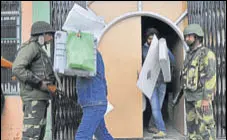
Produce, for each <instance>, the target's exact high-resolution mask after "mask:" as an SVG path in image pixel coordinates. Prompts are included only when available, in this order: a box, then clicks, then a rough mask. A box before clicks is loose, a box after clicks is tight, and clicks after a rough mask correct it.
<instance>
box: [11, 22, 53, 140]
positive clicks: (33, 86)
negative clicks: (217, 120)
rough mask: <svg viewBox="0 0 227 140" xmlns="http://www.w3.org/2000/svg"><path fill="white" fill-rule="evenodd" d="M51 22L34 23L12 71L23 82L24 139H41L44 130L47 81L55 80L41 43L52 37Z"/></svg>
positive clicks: (21, 94)
mask: <svg viewBox="0 0 227 140" xmlns="http://www.w3.org/2000/svg"><path fill="white" fill-rule="evenodd" d="M53 35H54V30H53V29H52V27H51V25H50V24H49V23H46V22H44V21H37V22H35V23H34V24H33V25H32V29H31V37H30V39H29V40H28V41H27V42H25V43H23V44H22V46H21V47H20V49H19V51H18V54H17V57H16V59H15V61H14V63H13V68H12V70H13V74H14V75H15V76H16V77H17V79H18V80H19V82H20V96H21V99H22V102H23V112H24V120H23V124H24V128H23V137H22V140H42V139H43V138H44V134H45V127H46V115H47V107H48V104H49V99H50V93H49V91H48V87H47V86H48V84H53V83H54V81H55V78H54V73H53V70H52V63H51V61H50V59H49V58H48V56H47V54H46V52H45V51H44V50H43V49H42V46H46V44H47V43H49V42H50V41H51V40H52V39H53Z"/></svg>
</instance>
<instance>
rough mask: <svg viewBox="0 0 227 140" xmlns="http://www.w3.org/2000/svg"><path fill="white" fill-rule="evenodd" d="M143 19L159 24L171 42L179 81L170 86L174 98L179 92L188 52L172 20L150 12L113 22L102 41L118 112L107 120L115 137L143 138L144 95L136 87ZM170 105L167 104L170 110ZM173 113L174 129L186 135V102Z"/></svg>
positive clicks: (181, 103) (113, 100) (115, 109)
mask: <svg viewBox="0 0 227 140" xmlns="http://www.w3.org/2000/svg"><path fill="white" fill-rule="evenodd" d="M143 18H147V19H149V18H150V21H155V22H154V24H153V25H152V26H156V27H158V28H159V30H160V32H161V34H162V35H163V36H164V37H165V38H166V39H167V45H168V47H169V48H171V50H172V52H173V54H174V56H175V58H176V61H177V64H176V67H175V69H174V73H173V74H174V76H175V77H174V79H173V80H172V81H173V82H172V83H171V84H170V85H168V86H169V91H171V96H172V95H174V93H176V92H177V91H178V90H179V76H180V69H181V68H182V65H183V57H184V50H185V49H186V47H184V42H183V35H182V32H181V31H180V30H179V28H178V27H177V26H176V25H175V24H174V23H173V22H172V21H171V20H169V19H168V18H166V17H163V16H161V15H159V14H156V13H153V12H146V11H142V12H129V13H126V14H123V15H121V16H119V17H117V18H115V19H114V20H112V21H111V22H110V23H109V24H108V25H107V26H106V28H105V29H104V30H103V32H102V33H101V34H100V37H99V39H98V40H99V50H100V52H101V53H102V55H103V59H104V63H105V68H106V77H107V83H108V98H109V100H110V102H111V103H112V104H113V106H114V110H113V111H112V112H110V113H109V114H108V115H107V117H106V120H107V127H108V128H109V130H110V132H111V133H112V134H113V136H115V137H120V138H129V136H130V138H131V137H142V136H143V124H142V122H143V121H142V120H143V116H142V96H141V95H142V94H141V93H140V91H139V89H138V88H137V87H136V81H137V73H138V72H139V71H140V69H141V63H142V60H141V45H142V42H143V41H142V40H143V39H142V37H143V30H144V29H143V27H142V26H143V25H142V24H143V23H142V21H143ZM147 21H148V20H147ZM159 23H160V24H159ZM147 26H149V25H147ZM159 26H162V27H163V28H162V27H159ZM164 29H166V30H164ZM141 33H142V34H141ZM170 99H171V97H169V100H170ZM168 105H169V104H168V103H167V110H168V109H169V108H168ZM172 112H173V114H172V116H171V117H172V118H171V119H172V122H173V123H172V124H173V127H175V128H176V129H178V130H179V131H180V132H181V133H182V134H184V133H185V124H184V122H185V115H184V113H185V112H184V101H183V100H182V101H181V102H180V104H179V106H177V107H175V108H174V110H173V111H172ZM176 112H178V113H176Z"/></svg>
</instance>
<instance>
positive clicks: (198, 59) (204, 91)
mask: <svg viewBox="0 0 227 140" xmlns="http://www.w3.org/2000/svg"><path fill="white" fill-rule="evenodd" d="M182 76H183V81H182V82H183V88H184V93H185V98H186V100H187V101H198V100H203V99H212V98H213V93H214V92H215V89H216V58H215V54H214V53H213V52H212V51H211V50H210V49H208V48H206V47H204V46H199V47H197V48H196V49H194V50H192V51H189V52H188V53H187V56H186V59H185V61H184V68H183V73H182Z"/></svg>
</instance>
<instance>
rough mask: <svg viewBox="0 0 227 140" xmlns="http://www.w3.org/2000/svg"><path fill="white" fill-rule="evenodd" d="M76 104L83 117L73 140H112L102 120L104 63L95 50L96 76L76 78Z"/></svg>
mask: <svg viewBox="0 0 227 140" xmlns="http://www.w3.org/2000/svg"><path fill="white" fill-rule="evenodd" d="M76 88H77V96H78V103H79V104H80V105H81V107H82V110H83V117H82V120H81V123H80V125H79V128H78V130H77V132H76V136H75V140H92V137H93V135H94V136H95V137H96V139H97V140H113V137H112V136H111V134H110V133H109V132H108V130H107V128H106V124H105V120H104V115H105V112H106V110H107V103H108V101H107V84H106V78H105V68H104V62H103V59H102V56H101V54H100V52H99V51H98V50H97V74H96V76H94V77H78V78H77V81H76Z"/></svg>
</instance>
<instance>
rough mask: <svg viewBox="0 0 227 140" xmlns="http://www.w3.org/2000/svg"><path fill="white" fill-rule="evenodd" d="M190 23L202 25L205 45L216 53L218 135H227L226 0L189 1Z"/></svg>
mask: <svg viewBox="0 0 227 140" xmlns="http://www.w3.org/2000/svg"><path fill="white" fill-rule="evenodd" d="M188 18H189V23H198V24H200V25H201V26H202V28H203V30H204V33H205V36H204V45H205V46H206V47H208V48H210V49H211V50H213V51H214V52H215V54H216V59H217V60H216V63H217V65H216V68H217V89H216V96H215V99H214V102H213V105H214V114H215V120H216V127H217V137H219V138H221V137H226V132H225V129H224V125H226V120H225V117H226V59H225V58H226V1H189V2H188Z"/></svg>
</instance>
